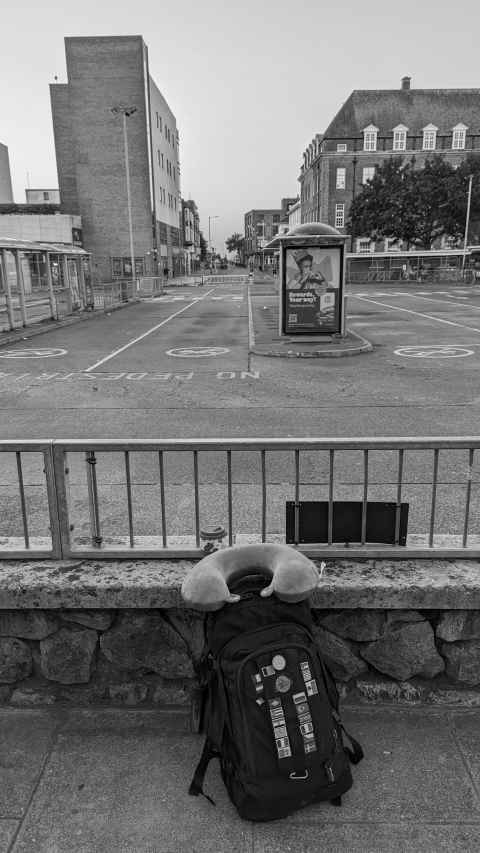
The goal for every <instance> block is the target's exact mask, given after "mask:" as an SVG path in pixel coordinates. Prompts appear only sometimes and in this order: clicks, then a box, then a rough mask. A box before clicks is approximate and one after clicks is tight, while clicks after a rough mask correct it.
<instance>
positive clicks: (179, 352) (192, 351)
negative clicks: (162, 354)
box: [166, 347, 230, 358]
mask: <svg viewBox="0 0 480 853" xmlns="http://www.w3.org/2000/svg"><path fill="white" fill-rule="evenodd" d="M227 352H230V350H229V349H227V347H178V348H176V349H168V350H166V355H171V356H173V357H174V358H210V357H212V356H217V355H226V354H227Z"/></svg>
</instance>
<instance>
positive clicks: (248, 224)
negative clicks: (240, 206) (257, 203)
mask: <svg viewBox="0 0 480 853" xmlns="http://www.w3.org/2000/svg"><path fill="white" fill-rule="evenodd" d="M296 201H297V198H282V200H281V202H280V207H279V208H274V209H268V210H250V211H249V212H248V213H246V214H245V243H244V246H245V260H246V262H247V263H248V264H249V265H250V266H254V267H261V266H263V264H265V266H268V265H270V264H272V263H273V261H274V257H275V252H274V251H273V249H267V250H266V251H263V249H264V246H266V245H267V243H269V242H270V240H273V238H274V237H275V235H276V234H278V232H279V230H280V226H281V225H288V210H289V208H290V206H291V205H292V204H295V202H296Z"/></svg>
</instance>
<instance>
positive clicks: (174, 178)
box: [173, 166, 176, 181]
mask: <svg viewBox="0 0 480 853" xmlns="http://www.w3.org/2000/svg"><path fill="white" fill-rule="evenodd" d="M173 180H174V181H175V180H176V177H175V166H174V167H173Z"/></svg>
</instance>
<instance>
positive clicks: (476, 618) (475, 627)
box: [436, 610, 480, 643]
mask: <svg viewBox="0 0 480 853" xmlns="http://www.w3.org/2000/svg"><path fill="white" fill-rule="evenodd" d="M436 634H437V637H438V638H439V639H440V640H446V641H447V642H448V643H454V642H455V641H456V640H478V639H480V611H479V610H447V611H446V612H445V613H442V615H441V617H440V620H439V622H438V625H437V631H436Z"/></svg>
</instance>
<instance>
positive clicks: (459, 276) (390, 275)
mask: <svg viewBox="0 0 480 853" xmlns="http://www.w3.org/2000/svg"><path fill="white" fill-rule="evenodd" d="M346 281H347V284H365V283H368V282H376V281H378V282H383V283H385V284H389V283H392V284H395V283H396V284H398V283H408V282H413V283H418V284H422V283H424V282H427V283H428V282H432V283H440V282H459V283H461V284H474V283H475V282H480V270H473V269H466V270H464V272H462V270H460V269H441V268H440V269H433V270H428V271H425V272H423V273H422V272H421V273H419V274H416V273H414V272H412V273H409V274H408V273H405V272H403V271H402V269H392V270H382V269H371V270H364V271H363V272H362V271H360V272H358V271H348V269H347V276H346Z"/></svg>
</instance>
